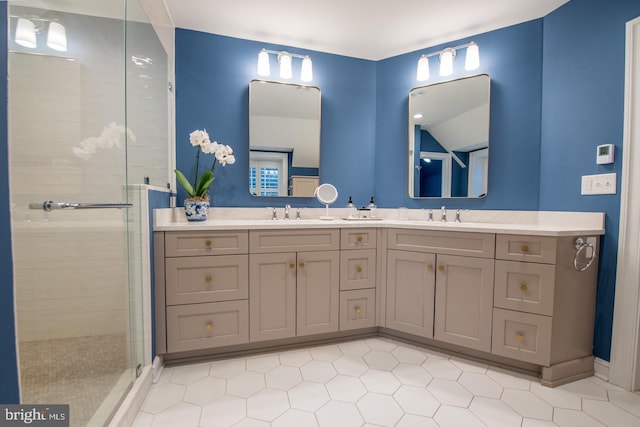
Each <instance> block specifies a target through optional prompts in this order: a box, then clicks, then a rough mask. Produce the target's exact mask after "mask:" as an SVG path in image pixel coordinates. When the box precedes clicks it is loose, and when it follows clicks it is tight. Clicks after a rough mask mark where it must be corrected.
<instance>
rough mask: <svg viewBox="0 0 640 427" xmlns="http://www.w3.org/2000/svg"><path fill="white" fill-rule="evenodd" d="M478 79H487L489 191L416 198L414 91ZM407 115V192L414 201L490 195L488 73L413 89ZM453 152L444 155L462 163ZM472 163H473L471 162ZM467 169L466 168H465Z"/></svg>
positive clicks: (489, 100)
mask: <svg viewBox="0 0 640 427" xmlns="http://www.w3.org/2000/svg"><path fill="white" fill-rule="evenodd" d="M478 77H486V79H487V144H486V150H487V160H486V165H485V170H484V183H485V184H486V187H487V190H486V191H485V192H484V193H483V194H481V195H480V196H476V197H471V196H450V195H449V196H416V195H415V170H416V168H417V167H418V166H416V164H415V159H414V157H415V150H416V147H415V129H414V127H415V124H414V118H413V117H412V114H413V113H412V111H411V98H412V94H413V93H414V91H418V90H421V89H422V90H424V89H427V88H429V87H434V86H441V85H446V84H448V83H453V82H459V81H463V80H468V79H473V78H478ZM407 113H408V114H407V115H408V131H409V133H408V135H407V136H408V145H409V148H408V174H407V178H408V181H407V192H408V194H409V197H410V198H412V199H450V198H451V199H480V198H484V197H486V195H487V193H488V184H489V178H488V169H489V160H488V157H489V136H490V125H491V77H490V76H489V74H486V73H482V74H476V75H473V76H466V77H461V78H458V79H454V80H446V81H442V82H436V83H432V84H429V85H424V86H416V87H413V88H411V90H410V91H409V96H408V109H407ZM481 149H483V148H479V149H478V150H474V151H479V150H481ZM453 151H455V150H453ZM453 151H452V152H449V153H444V152H443V153H442V154H443V155H444V154H448V155H449V156H451V157H452V162H453V161H454V160H455V161H456V162H458V163H460V161H459V159H458V158H457V157H456V156H455V154H454V153H453ZM469 163H471V161H470V162H469ZM465 167H466V166H465ZM447 168H448V169H451V166H449V165H447ZM449 175H451V173H449ZM450 181H451V180H449V184H448V188H449V191H450V189H451V185H450V184H451V183H450Z"/></svg>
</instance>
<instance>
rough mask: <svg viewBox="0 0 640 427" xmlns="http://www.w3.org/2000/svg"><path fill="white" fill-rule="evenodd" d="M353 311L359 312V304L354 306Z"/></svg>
mask: <svg viewBox="0 0 640 427" xmlns="http://www.w3.org/2000/svg"><path fill="white" fill-rule="evenodd" d="M353 311H355V312H356V314H360V312H361V311H362V309H361V308H360V307H359V306H355V307H354V309H353Z"/></svg>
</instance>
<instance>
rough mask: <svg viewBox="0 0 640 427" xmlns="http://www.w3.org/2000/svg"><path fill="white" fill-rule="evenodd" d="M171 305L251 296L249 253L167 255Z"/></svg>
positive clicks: (168, 303)
mask: <svg viewBox="0 0 640 427" xmlns="http://www.w3.org/2000/svg"><path fill="white" fill-rule="evenodd" d="M165 268H166V289H167V296H166V298H167V305H177V304H193V303H201V302H215V301H229V300H239V299H247V298H248V295H249V255H218V256H203V257H179V258H167V260H166V263H165Z"/></svg>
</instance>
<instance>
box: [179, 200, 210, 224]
mask: <svg viewBox="0 0 640 427" xmlns="http://www.w3.org/2000/svg"><path fill="white" fill-rule="evenodd" d="M184 213H185V214H186V215H187V221H206V220H207V215H208V214H209V201H208V200H195V199H185V201H184Z"/></svg>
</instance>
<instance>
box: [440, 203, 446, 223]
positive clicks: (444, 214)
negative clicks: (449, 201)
mask: <svg viewBox="0 0 640 427" xmlns="http://www.w3.org/2000/svg"><path fill="white" fill-rule="evenodd" d="M440 215H441V216H440V221H442V222H447V209H446V208H445V207H444V206H443V207H441V208H440Z"/></svg>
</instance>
